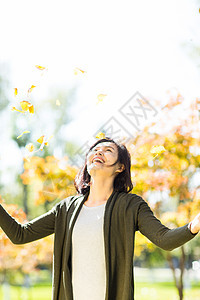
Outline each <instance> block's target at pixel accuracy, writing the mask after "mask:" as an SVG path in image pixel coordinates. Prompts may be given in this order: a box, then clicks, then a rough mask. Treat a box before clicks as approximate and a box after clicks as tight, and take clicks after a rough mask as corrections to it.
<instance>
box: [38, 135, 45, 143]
mask: <svg viewBox="0 0 200 300" xmlns="http://www.w3.org/2000/svg"><path fill="white" fill-rule="evenodd" d="M43 141H44V135H42V136H41V137H39V139H38V140H37V142H38V143H40V144H42V143H43Z"/></svg>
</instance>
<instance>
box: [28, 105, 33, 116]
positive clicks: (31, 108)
mask: <svg viewBox="0 0 200 300" xmlns="http://www.w3.org/2000/svg"><path fill="white" fill-rule="evenodd" d="M28 109H29V112H30V114H34V107H33V105H31V106H29V108H28Z"/></svg>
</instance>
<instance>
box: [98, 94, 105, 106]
mask: <svg viewBox="0 0 200 300" xmlns="http://www.w3.org/2000/svg"><path fill="white" fill-rule="evenodd" d="M106 96H107V95H106V94H99V95H98V96H97V99H98V101H97V104H98V103H99V102H102V101H103V100H104V98H105V97H106Z"/></svg>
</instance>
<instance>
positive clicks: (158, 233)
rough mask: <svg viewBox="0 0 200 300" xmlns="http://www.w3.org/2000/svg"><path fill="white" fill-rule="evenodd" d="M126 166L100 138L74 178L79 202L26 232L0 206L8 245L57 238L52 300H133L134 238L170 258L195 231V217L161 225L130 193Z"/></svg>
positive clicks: (119, 150)
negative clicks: (178, 223) (167, 253)
mask: <svg viewBox="0 0 200 300" xmlns="http://www.w3.org/2000/svg"><path fill="white" fill-rule="evenodd" d="M130 167H131V159H130V154H129V152H128V150H127V148H126V147H125V145H121V144H119V143H117V142H115V141H114V140H112V139H109V138H105V139H100V140H98V141H97V142H96V143H95V144H94V145H93V146H92V147H91V148H90V149H89V151H88V153H87V154H86V159H85V164H84V166H83V168H82V169H81V170H80V172H79V173H78V174H77V176H76V179H75V183H74V184H75V186H76V189H77V192H78V194H77V195H74V196H70V197H68V198H66V199H64V200H62V201H60V202H59V203H58V204H56V205H55V206H54V207H53V208H52V210H50V211H49V212H47V213H46V214H44V215H42V216H40V217H38V218H36V219H34V220H32V221H30V222H28V223H26V224H23V225H22V224H19V223H18V222H16V220H15V219H14V218H12V217H11V216H10V215H9V214H8V213H7V212H6V210H5V209H4V208H3V207H2V206H1V205H0V226H1V227H2V229H3V230H4V231H5V233H6V234H7V235H8V237H9V238H10V239H11V241H12V242H13V243H16V244H24V243H28V242H32V241H34V240H37V239H40V238H43V237H45V236H48V235H50V234H52V233H55V240H54V256H53V258H54V261H53V263H54V268H53V270H54V274H53V300H88V299H92V300H133V299H134V274H133V257H134V246H135V232H136V231H137V230H139V231H140V232H141V233H142V234H143V235H145V236H146V237H147V238H148V239H150V240H151V241H152V242H153V243H154V244H156V245H157V246H158V247H160V248H162V249H164V250H168V251H170V250H173V249H175V248H177V247H179V246H181V245H183V244H184V243H186V242H188V241H189V240H191V239H192V238H194V236H195V235H196V234H197V233H198V231H199V230H200V214H198V215H197V216H196V217H195V219H194V220H193V221H192V222H191V223H190V224H186V225H184V226H182V227H179V228H175V229H169V228H168V227H166V226H164V225H163V224H162V223H161V222H160V221H159V220H158V219H157V218H156V217H155V216H154V214H153V212H152V211H151V209H150V207H149V206H148V204H147V203H146V201H145V200H143V199H142V197H140V196H139V195H136V194H134V193H129V192H130V191H131V190H132V188H133V185H132V182H131V176H130Z"/></svg>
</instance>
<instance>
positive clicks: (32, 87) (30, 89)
mask: <svg viewBox="0 0 200 300" xmlns="http://www.w3.org/2000/svg"><path fill="white" fill-rule="evenodd" d="M35 87H36V86H35V85H32V86H31V87H30V88H29V89H28V93H31V92H32V90H33V89H34V88H35Z"/></svg>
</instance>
